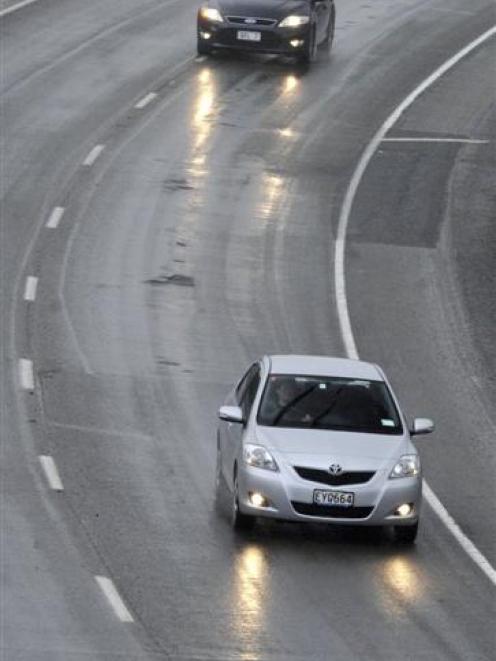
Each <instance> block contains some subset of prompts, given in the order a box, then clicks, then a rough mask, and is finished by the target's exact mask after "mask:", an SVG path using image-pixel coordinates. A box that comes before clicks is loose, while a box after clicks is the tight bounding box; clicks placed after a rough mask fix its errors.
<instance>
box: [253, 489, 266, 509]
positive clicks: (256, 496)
mask: <svg viewBox="0 0 496 661" xmlns="http://www.w3.org/2000/svg"><path fill="white" fill-rule="evenodd" d="M249 498H250V503H251V504H252V505H253V506H254V507H267V504H268V503H267V498H265V496H262V494H261V493H258V491H254V492H253V493H250V494H249Z"/></svg>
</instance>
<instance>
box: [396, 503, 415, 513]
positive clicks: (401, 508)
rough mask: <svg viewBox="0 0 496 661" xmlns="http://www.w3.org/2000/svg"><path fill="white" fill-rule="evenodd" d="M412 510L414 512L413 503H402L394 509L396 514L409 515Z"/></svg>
mask: <svg viewBox="0 0 496 661" xmlns="http://www.w3.org/2000/svg"><path fill="white" fill-rule="evenodd" d="M412 512H413V505H410V504H409V503H404V504H403V505H400V506H399V507H397V508H396V509H395V510H394V513H395V514H396V516H408V515H409V514H411V513H412Z"/></svg>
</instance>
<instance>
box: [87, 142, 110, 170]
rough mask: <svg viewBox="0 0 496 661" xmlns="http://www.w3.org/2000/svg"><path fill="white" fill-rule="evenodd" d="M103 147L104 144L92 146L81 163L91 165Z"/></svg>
mask: <svg viewBox="0 0 496 661" xmlns="http://www.w3.org/2000/svg"><path fill="white" fill-rule="evenodd" d="M104 149H105V145H96V147H93V149H92V150H91V151H90V153H89V154H88V156H87V157H86V158H85V159H84V161H83V165H87V166H90V165H93V163H94V162H95V161H96V159H97V158H98V157H99V156H100V154H101V153H102V151H103V150H104Z"/></svg>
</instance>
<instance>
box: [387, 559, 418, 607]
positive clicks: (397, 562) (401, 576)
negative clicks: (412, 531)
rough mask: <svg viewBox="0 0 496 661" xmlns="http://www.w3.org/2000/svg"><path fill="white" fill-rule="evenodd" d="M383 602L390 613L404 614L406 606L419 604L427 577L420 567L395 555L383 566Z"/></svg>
mask: <svg viewBox="0 0 496 661" xmlns="http://www.w3.org/2000/svg"><path fill="white" fill-rule="evenodd" d="M381 579H382V582H383V588H384V587H385V588H386V589H385V590H384V589H383V590H382V602H383V606H384V607H385V609H386V610H387V611H388V612H389V614H391V615H394V616H396V617H398V616H402V615H403V614H404V610H405V608H408V607H412V606H416V605H418V603H419V602H420V601H421V599H422V598H423V597H424V592H425V587H426V583H427V579H426V578H425V577H423V576H422V575H421V572H420V569H419V567H418V566H417V565H416V564H415V563H414V562H412V561H411V560H408V559H407V558H404V557H399V556H396V557H393V558H390V559H389V560H387V561H386V562H385V563H384V564H383V565H382V567H381Z"/></svg>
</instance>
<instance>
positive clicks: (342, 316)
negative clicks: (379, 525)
mask: <svg viewBox="0 0 496 661" xmlns="http://www.w3.org/2000/svg"><path fill="white" fill-rule="evenodd" d="M494 35H496V25H494V26H493V27H492V28H490V29H489V30H487V31H486V32H484V33H483V34H481V35H480V36H479V37H478V38H477V39H474V40H473V41H471V42H470V43H469V44H468V45H467V46H465V47H464V48H462V49H461V50H460V51H458V52H457V53H456V54H455V55H454V56H453V57H451V58H449V59H448V60H446V62H444V64H442V65H441V66H440V67H438V68H437V69H436V70H435V71H434V72H433V73H432V74H431V75H430V76H428V77H427V78H426V79H425V80H424V81H423V82H421V83H420V85H418V86H417V87H416V88H415V89H414V90H413V91H412V92H410V94H409V95H408V96H407V97H405V98H404V99H403V101H402V102H401V103H400V104H399V105H398V106H397V107H396V108H395V110H394V111H393V112H392V113H391V114H390V115H389V117H388V118H387V119H386V121H385V122H384V123H383V124H382V125H381V127H380V128H379V130H378V131H377V132H376V133H375V135H374V136H373V138H372V140H371V141H370V142H369V143H368V145H367V146H366V147H365V149H364V151H363V153H362V155H361V157H360V159H359V161H358V165H357V166H356V168H355V171H354V172H353V175H352V177H351V180H350V183H349V184H348V188H347V190H346V194H345V198H344V200H343V205H342V207H341V212H340V215H339V221H338V229H337V235H336V240H335V244H334V287H335V297H336V307H337V312H338V319H339V325H340V329H341V336H342V338H343V343H344V346H345V352H346V355H347V356H348V358H354V359H358V358H359V354H358V350H357V346H356V341H355V337H354V334H353V329H352V327H351V321H350V313H349V308H348V299H347V296H346V279H345V269H344V255H345V248H346V232H347V229H348V224H349V220H350V215H351V208H352V206H353V202H354V199H355V196H356V193H357V190H358V187H359V185H360V182H361V180H362V177H363V174H364V172H365V170H366V169H367V167H368V164H369V163H370V161H371V160H372V157H373V156H374V154H375V153H376V151H377V149H378V148H379V146H380V144H381V143H382V142H384V139H385V136H386V134H387V132H388V131H389V130H390V129H391V128H392V127H393V126H394V125H395V124H396V122H397V121H398V120H399V118H400V117H401V115H402V114H403V113H404V112H405V110H407V108H409V107H410V106H411V105H412V104H413V103H414V101H416V100H417V98H418V97H419V96H420V95H421V94H422V93H423V92H425V90H426V89H428V88H429V87H430V86H431V85H433V84H434V83H435V82H436V81H438V80H439V79H440V78H441V77H442V76H443V75H444V74H445V73H447V72H448V71H450V69H452V68H453V67H454V66H455V65H456V64H458V62H460V60H462V59H463V58H464V57H466V56H467V55H469V54H470V53H471V52H472V51H473V50H475V49H476V48H478V47H479V46H480V45H481V44H483V43H484V42H485V41H487V40H488V39H490V38H491V37H493V36H494ZM424 495H425V500H426V501H427V503H428V504H429V505H430V506H431V508H432V509H433V510H434V512H435V513H436V514H437V516H438V517H439V518H440V520H441V521H442V522H443V523H444V525H445V526H446V527H447V529H448V530H449V531H450V533H451V534H452V535H453V536H454V538H455V539H456V540H457V542H458V543H459V544H460V546H461V547H462V549H463V550H464V551H465V552H466V553H467V555H468V556H469V557H470V558H471V559H472V560H473V562H474V563H475V564H476V565H477V566H478V567H479V569H481V570H482V571H483V572H484V574H485V575H486V576H487V577H488V578H489V580H490V581H491V582H492V583H493V584H494V585H496V570H495V569H494V567H493V566H492V565H491V563H490V562H489V560H487V558H486V557H485V556H484V555H483V554H482V553H481V552H480V551H479V550H478V549H477V547H476V546H475V545H474V544H473V542H472V541H471V540H470V539H469V538H468V537H467V536H466V535H465V534H464V533H463V531H462V530H461V528H460V527H459V526H458V524H457V523H456V522H455V520H454V519H453V517H452V516H451V515H450V514H449V513H448V511H447V510H446V508H445V507H444V505H442V503H441V501H440V500H439V499H438V497H437V496H436V495H435V493H434V492H433V491H432V489H431V488H430V486H429V485H428V484H427V482H425V480H424Z"/></svg>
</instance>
